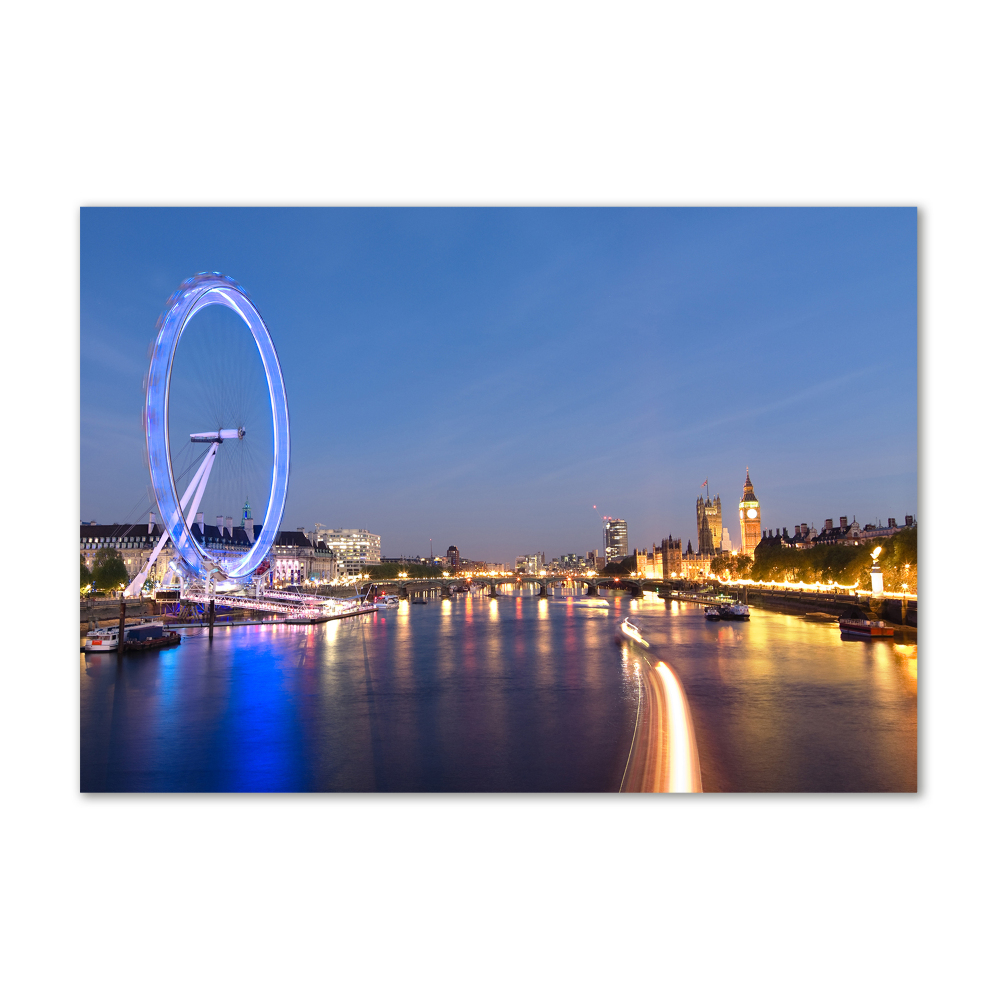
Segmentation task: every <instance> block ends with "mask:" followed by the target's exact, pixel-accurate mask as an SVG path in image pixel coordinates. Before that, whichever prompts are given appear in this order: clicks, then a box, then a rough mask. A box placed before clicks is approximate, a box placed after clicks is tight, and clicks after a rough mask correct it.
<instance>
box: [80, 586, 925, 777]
mask: <svg viewBox="0 0 1000 1000" xmlns="http://www.w3.org/2000/svg"><path fill="white" fill-rule="evenodd" d="M626 614H628V615H629V616H630V617H631V618H632V619H633V620H635V621H637V622H638V623H639V624H640V625H641V627H642V629H643V631H644V634H645V635H646V636H647V638H649V640H650V642H651V643H652V648H653V651H654V652H655V653H656V654H657V655H658V656H660V657H662V658H664V659H666V660H667V661H668V662H669V663H670V664H671V665H672V666H673V667H674V668H675V670H676V672H677V674H678V675H679V677H680V678H681V680H682V682H683V684H684V686H685V689H686V692H687V696H688V700H689V703H690V706H691V713H692V717H693V719H694V725H695V730H696V735H697V739H698V748H699V753H700V757H701V763H702V780H703V784H704V788H705V790H706V791H730V790H734V791H833V790H836V791H885V790H896V791H904V790H905V791H913V790H915V789H916V781H917V775H916V767H917V752H916V747H917V744H916V740H917V698H916V647H915V646H905V645H902V644H899V643H891V642H871V641H866V640H858V641H845V640H843V639H841V637H840V633H839V630H838V629H837V627H836V624H831V623H829V622H824V623H820V622H818V621H817V620H808V619H806V618H803V617H801V616H796V615H784V614H777V613H770V612H766V611H760V610H758V609H754V611H753V618H752V619H751V620H750V621H749V622H731V623H727V622H723V623H716V624H709V623H707V622H705V621H704V616H703V612H702V609H701V608H700V607H699V606H697V605H692V604H685V603H681V602H676V601H671V602H666V601H663V600H658V599H656V598H653V597H650V596H647V598H646V599H644V600H643V601H632V600H629V599H627V598H621V597H619V598H614V597H613V598H612V607H611V608H610V610H601V609H597V608H592V607H585V606H582V605H581V603H580V602H579V601H574V600H572V599H570V600H555V599H554V600H548V601H544V600H542V601H540V600H538V599H537V598H534V597H530V596H503V597H500V598H499V599H496V600H490V599H488V598H486V597H479V596H470V595H463V596H459V597H456V598H453V599H451V600H444V601H431V602H430V603H428V604H425V605H413V606H409V605H408V604H407V603H406V602H402V604H401V606H400V608H399V610H386V611H381V612H379V614H378V615H377V616H374V617H368V618H352V619H347V620H345V621H341V622H329V623H326V624H323V625H316V626H304V627H303V626H285V625H265V626H243V627H237V628H218V629H216V630H215V635H214V637H213V639H212V640H211V642H210V641H209V639H208V635H207V631H206V630H195V631H189V632H186V633H185V635H184V639H183V641H182V643H181V645H180V646H179V647H175V648H173V649H169V650H163V651H161V652H158V653H148V654H142V655H129V656H126V657H125V658H124V659H123V661H122V664H121V665H120V666H119V664H118V661H117V659H116V657H114V656H108V655H107V654H103V655H102V654H86V655H85V654H83V653H81V654H80V729H81V738H80V751H81V753H80V757H81V761H80V770H81V788H82V790H84V791H417V790H424V791H616V790H617V789H618V787H619V783H620V781H621V777H622V774H623V772H624V769H625V764H626V761H627V758H628V753H629V749H630V746H631V742H632V736H633V732H634V726H635V719H636V707H637V703H638V681H637V677H636V674H635V668H634V665H633V663H632V662H631V660H630V658H629V656H628V655H623V653H622V650H621V649H619V647H618V646H616V644H615V641H614V634H615V623H616V622H617V621H619V620H620V619H621V618H622V617H624V615H626Z"/></svg>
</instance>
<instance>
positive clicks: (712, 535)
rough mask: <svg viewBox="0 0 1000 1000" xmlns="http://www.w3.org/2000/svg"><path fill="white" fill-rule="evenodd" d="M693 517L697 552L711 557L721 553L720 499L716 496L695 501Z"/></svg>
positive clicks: (699, 498)
mask: <svg viewBox="0 0 1000 1000" xmlns="http://www.w3.org/2000/svg"><path fill="white" fill-rule="evenodd" d="M695 517H696V521H697V526H698V551H699V552H700V553H701V554H702V555H707V556H713V555H715V554H716V553H717V552H721V551H722V499H721V498H720V497H719V495H718V494H716V495H715V500H714V501H713V500H712V499H711V497H705V498H704V499H702V498H701V497H700V496H699V497H698V499H697V500H696V501H695Z"/></svg>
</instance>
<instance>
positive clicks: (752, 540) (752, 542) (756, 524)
mask: <svg viewBox="0 0 1000 1000" xmlns="http://www.w3.org/2000/svg"><path fill="white" fill-rule="evenodd" d="M759 542H760V504H759V503H758V502H757V498H756V497H755V496H754V495H753V483H751V482H750V467H749V466H747V481H746V482H745V483H744V484H743V499H742V500H741V501H740V545H741V549H740V551H742V552H744V553H746V554H747V555H752V554H753V550H754V549H755V548H757V544H758V543H759Z"/></svg>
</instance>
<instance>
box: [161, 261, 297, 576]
mask: <svg viewBox="0 0 1000 1000" xmlns="http://www.w3.org/2000/svg"><path fill="white" fill-rule="evenodd" d="M209 305H222V306H224V307H226V308H228V309H230V310H231V311H233V312H235V313H236V314H237V315H238V316H239V317H240V318H241V319H242V320H243V321H244V323H246V325H247V327H248V328H249V332H250V333H251V335H252V336H253V338H254V342H255V344H256V346H257V351H258V353H259V355H260V359H261V362H262V363H263V366H264V374H265V377H266V379H267V386H268V398H269V401H270V405H271V423H272V431H273V435H274V438H273V441H274V449H273V450H274V461H273V464H272V469H271V489H270V494H269V497H268V505H267V513H266V514H265V515H264V521H263V523H262V524H261V526H260V530H259V532H258V533H257V534H256V537H255V538H254V541H253V544H252V545H251V547H250V549H249V551H248V552H247V553H246V554H245V555H244V556H243V557H242V558H240V559H237V560H236V562H235V565H232V566H229V567H228V568H225V569H223V568H222V567H220V566H219V564H218V563H217V562H216V561H215V559H214V557H213V554H212V553H211V552H209V551H208V550H207V549H206V548H204V547H203V546H202V545H200V544H199V543H198V542H197V541H196V540H195V537H194V533H193V532H192V531H191V530H190V528H189V527H188V525H187V523H186V521H185V518H184V512H183V510H182V509H181V503H180V498H179V495H178V491H177V484H176V482H175V480H174V473H173V463H172V461H171V457H170V430H169V411H170V381H171V375H172V369H173V363H174V355H175V353H176V350H177V346H178V344H179V343H180V340H181V337H182V336H183V333H184V330H185V328H186V326H187V324H188V323H189V322H190V321H191V319H193V318H194V316H195V315H196V314H197V313H198V312H199V311H200V310H201V309H203V308H206V307H207V306H209ZM143 424H144V430H145V437H146V456H147V463H148V466H149V476H150V482H151V483H152V486H153V492H154V494H155V496H156V502H157V506H158V507H159V511H160V517H161V519H162V521H163V524H164V528H165V530H166V531H167V532H168V534H169V535H170V539H171V541H172V542H173V545H174V549H175V551H176V552H177V554H178V556H179V557H180V558H181V560H182V561H183V562H184V564H185V566H186V567H187V568H188V569H189V570H190V571H191V572H192V573H193V574H194V576H196V577H198V578H199V579H201V580H203V581H207V580H208V579H209V577H213V578H215V579H216V580H219V579H220V578H219V574H220V573H221V574H222V579H225V580H231V581H237V582H239V581H246V580H249V579H250V578H251V577H252V576H253V573H254V570H256V569H257V567H258V566H259V565H260V564H261V562H263V560H264V559H265V558H266V556H267V554H268V552H269V551H270V549H271V546H272V545H273V544H274V541H275V539H276V538H277V534H278V531H279V530H280V525H281V518H282V516H283V514H284V507H285V498H286V495H287V492H288V471H289V461H288V459H289V455H288V451H289V448H288V445H289V426H288V397H287V395H286V393H285V383H284V378H283V376H282V373H281V364H280V362H279V361H278V355H277V351H276V350H275V348H274V341H273V340H272V338H271V334H270V331H269V330H268V328H267V324H266V323H265V322H264V319H263V317H262V316H261V315H260V312H259V311H258V309H257V307H256V305H254V303H253V301H252V300H251V298H250V296H249V295H248V294H247V292H246V290H245V289H244V288H242V286H240V285H239V284H237V283H236V282H235V281H234V280H233V279H232V278H230V277H228V276H226V275H223V274H220V273H219V272H203V273H201V274H196V275H194V276H193V277H191V278H188V279H187V280H186V281H184V282H183V283H182V284H181V287H180V288H179V289H177V291H175V292H174V293H173V295H171V297H170V299H169V300H168V302H167V306H166V309H165V310H164V312H163V313H162V314H161V316H160V318H159V319H158V320H157V324H156V339H155V340H154V342H153V347H152V350H151V352H150V364H149V374H148V375H147V380H146V398H145V405H144V407H143Z"/></svg>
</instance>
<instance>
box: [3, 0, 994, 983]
mask: <svg viewBox="0 0 1000 1000" xmlns="http://www.w3.org/2000/svg"><path fill="white" fill-rule="evenodd" d="M362 6H363V7H364V10H363V11H362ZM696 8H697V9H696ZM995 10H996V8H995V6H994V5H988V4H971V3H966V4H961V3H951V4H948V5H942V4H933V5H932V4H928V3H915V2H909V3H872V2H866V3H841V4H838V5H804V4H798V3H783V4H779V3H770V4H768V3H764V4H731V3H715V4H711V5H700V6H699V5H695V4H684V5H675V6H671V5H668V4H597V3H582V2H576V3H572V4H570V3H563V4H555V3H547V4H542V3H537V2H535V3H517V2H514V3H511V2H508V3H506V4H503V5H493V6H486V5H472V4H458V3H454V4H443V3H437V4H432V3H424V4H388V3H383V4H368V5H361V4H351V5H333V4H330V5H326V6H325V7H323V8H319V7H316V8H314V7H310V6H305V5H303V6H301V7H297V8H296V7H280V6H278V5H274V4H267V5H264V4H259V3H250V4H243V5H236V6H233V5H221V4H211V3H209V4H200V5H183V6H181V5H167V4H160V5H146V6H139V5H133V4H124V3H122V4H99V3H98V4H89V5H79V6H76V7H73V8H70V7H64V8H59V7H55V6H52V7H47V8H44V9H42V8H30V9H29V7H28V6H27V5H19V6H17V7H14V8H11V9H8V10H6V12H5V15H4V32H3V42H2V45H3V59H2V60H0V74H2V82H3V101H2V111H0V114H2V116H3V136H4V142H3V158H2V169H3V176H4V198H3V205H4V207H3V226H2V241H0V242H2V245H0V254H2V265H3V268H2V275H3V290H4V312H3V355H2V357H3V362H4V364H3V373H4V392H3V408H4V423H5V426H6V429H7V434H6V438H5V453H6V454H5V458H6V462H5V466H6V476H5V477H4V489H3V510H2V513H3V523H4V545H3V546H2V547H0V551H2V552H3V555H4V573H3V577H4V603H3V609H4V611H5V612H6V613H5V615H4V619H5V620H4V628H3V630H2V633H0V635H2V642H3V648H4V654H3V658H2V686H0V740H2V751H3V757H2V760H3V765H4V782H3V785H4V796H3V801H4V805H5V810H4V820H3V824H2V828H0V829H2V833H0V836H2V838H3V845H2V846H3V854H2V857H3V913H4V921H5V927H4V928H3V929H2V934H0V942H2V944H0V947H2V949H3V952H4V957H3V962H2V968H3V972H2V980H3V984H4V986H5V987H6V989H5V992H7V993H8V994H9V995H11V996H18V997H20V996H29V995H30V996H65V995H70V994H73V995H82V996H92V995H93V996H101V997H119V996H123V997H124V996H128V997H135V996H142V997H159V996H171V997H173V996H237V995H239V996H267V997H274V996H294V997H298V996H304V995H319V994H327V995H334V994H336V995H343V996H355V995H366V996H367V995H378V996H381V995H389V996H396V995H405V996H410V995H432V996H437V995H444V996H462V997H472V996H475V997H478V996H503V997H506V996H521V995H529V996H535V995H545V996H577V995H585V996H598V997H604V996H609V995H612V994H615V995H625V994H627V993H629V992H632V991H634V990H635V989H636V988H638V987H642V986H646V987H650V988H652V989H654V990H656V991H657V993H660V994H665V993H671V994H674V993H676V994H677V995H687V996H698V997H702V996H724V997H729V996H746V995H750V996H756V995H761V996H768V997H771V996H790V997H813V996H837V997H840V996H905V995H918V996H944V995H947V996H970V995H979V994H981V993H983V992H985V988H986V987H987V986H988V985H989V983H990V982H993V983H994V985H995V977H994V976H991V977H989V978H987V971H988V970H987V961H988V958H989V956H990V952H991V950H992V948H993V947H994V946H995V928H996V918H995V900H996V889H997V885H996V874H997V868H996V860H995V858H996V827H995V819H994V817H995V814H996V810H995V806H994V796H995V787H996V769H995V768H996V764H995V762H996V750H995V745H996V739H995V734H996V732H997V725H996V711H997V708H998V700H997V680H996V673H997V669H998V657H997V654H996V651H995V648H994V640H993V638H992V635H991V631H990V628H991V624H992V619H993V618H994V616H995V612H994V607H995V597H994V596H993V595H992V594H991V593H990V590H989V587H988V584H989V582H990V581H989V580H988V579H987V577H988V576H989V575H990V574H989V567H991V566H993V565H995V557H994V556H993V554H992V549H993V546H992V535H993V510H994V507H995V504H996V485H997V475H996V462H997V459H996V444H995V440H996V417H995V414H996V389H995V385H996V372H997V348H996V338H997V332H998V331H997V318H996V317H997V311H996V305H995V301H994V300H995V298H996V296H995V290H996V284H997V281H996V275H997V270H998V269H997V264H998V261H997V256H998V255H997V230H998V226H997V222H998V219H997V197H996V190H995V185H996V177H997V155H996V132H997V105H996V95H997V71H996V65H997V61H996V27H997V25H996V14H995ZM174 204H176V205H193V204H197V205H203V204H205V205H211V204H219V205H248V204H265V205H274V204H296V205H300V204H301V205H314V204H340V205H343V204H359V205H371V204H569V205H575V204H600V205H603V204H616V205H618V204H628V205H654V204H655V205H660V204H665V205H789V204H792V205H914V204H915V205H917V206H918V207H919V209H920V229H919V232H920V268H921V275H920V289H921V290H920V295H921V303H920V305H921V312H920V315H921V331H920V383H921V385H920V389H921V421H922V423H921V428H920V429H921V469H920V482H921V497H920V512H921V527H922V529H923V531H922V553H921V555H922V559H921V581H922V584H923V586H922V590H921V595H920V596H921V602H920V603H921V608H920V610H921V620H922V626H923V627H922V630H921V640H922V641H921V644H920V654H921V655H920V671H921V672H920V699H921V709H920V724H921V729H920V775H919V784H920V792H919V794H917V795H910V796H903V795H900V796H876V795H872V796H846V795H844V796H834V795H831V796H825V797H824V796H803V795H799V796H794V795H789V796H754V797H751V796H736V795H732V796H705V797H702V798H698V799H694V798H687V799H681V798H667V797H661V798H654V797H643V798H639V797H636V798H625V797H621V798H619V797H614V796H606V797H590V798H583V797H570V796H562V797H556V796H553V797H527V796H495V797H479V796H467V797H457V796H456V797H440V796H426V797H404V796H391V797H390V796H384V797H381V798H378V797H375V796H323V795H314V796H307V795H303V796H259V797H252V796H200V797H198V796H167V795H164V796H117V797H113V796H99V795H87V796H83V795H80V794H79V792H78V787H79V784H78V778H79V775H78V762H79V747H78V740H79V714H78V713H79V696H78V674H77V665H76V657H75V654H72V655H71V651H72V650H73V649H74V643H75V642H76V636H77V614H76V595H75V583H74V581H75V579H76V561H77V560H76V554H75V552H76V544H77V540H76V522H77V519H78V510H77V508H78V486H79V457H78V456H79V382H78V379H79V368H78V366H79V315H78V294H79V281H78V274H79V271H78V267H79V257H78V254H79V221H78V220H79V214H78V213H79V208H80V206H81V205H174ZM830 362H831V364H834V365H851V364H853V363H855V361H854V359H852V358H836V357H834V358H831V359H830ZM879 430H880V429H878V428H873V439H874V441H875V442H883V441H884V435H883V434H881V433H879ZM855 446H856V443H855ZM873 446H875V447H885V445H884V444H883V443H876V444H874V445H873Z"/></svg>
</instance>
